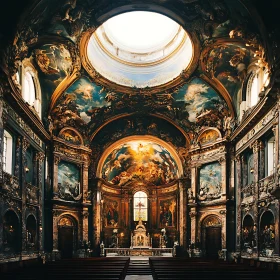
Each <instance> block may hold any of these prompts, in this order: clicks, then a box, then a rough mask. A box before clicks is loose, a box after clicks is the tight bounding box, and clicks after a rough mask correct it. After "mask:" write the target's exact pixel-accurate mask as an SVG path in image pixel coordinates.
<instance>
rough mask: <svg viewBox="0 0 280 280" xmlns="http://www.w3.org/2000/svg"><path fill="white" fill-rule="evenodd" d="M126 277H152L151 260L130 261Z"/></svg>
mask: <svg viewBox="0 0 280 280" xmlns="http://www.w3.org/2000/svg"><path fill="white" fill-rule="evenodd" d="M126 275H152V270H151V267H150V264H149V260H130V263H129V266H128V269H127V272H126Z"/></svg>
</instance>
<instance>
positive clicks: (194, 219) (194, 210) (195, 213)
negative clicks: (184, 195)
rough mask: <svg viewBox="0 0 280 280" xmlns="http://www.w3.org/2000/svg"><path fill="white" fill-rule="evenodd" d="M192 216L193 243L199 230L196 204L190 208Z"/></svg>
mask: <svg viewBox="0 0 280 280" xmlns="http://www.w3.org/2000/svg"><path fill="white" fill-rule="evenodd" d="M189 215H190V218H191V243H195V241H196V232H197V226H196V225H197V222H196V220H197V212H196V206H194V207H191V209H190V213H189Z"/></svg>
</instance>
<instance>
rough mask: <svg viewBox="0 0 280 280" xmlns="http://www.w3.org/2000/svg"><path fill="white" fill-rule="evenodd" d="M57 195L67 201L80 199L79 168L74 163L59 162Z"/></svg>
mask: <svg viewBox="0 0 280 280" xmlns="http://www.w3.org/2000/svg"><path fill="white" fill-rule="evenodd" d="M58 197H59V198H61V199H63V200H69V201H71V200H72V201H78V200H80V199H81V197H82V193H81V186H80V168H79V167H78V166H77V165H76V164H73V163H70V162H66V161H60V162H59V164H58Z"/></svg>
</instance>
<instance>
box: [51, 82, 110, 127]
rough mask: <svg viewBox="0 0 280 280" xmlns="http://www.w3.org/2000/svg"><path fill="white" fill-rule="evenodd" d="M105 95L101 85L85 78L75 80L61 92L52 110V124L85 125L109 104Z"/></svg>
mask: <svg viewBox="0 0 280 280" xmlns="http://www.w3.org/2000/svg"><path fill="white" fill-rule="evenodd" d="M106 95H107V93H106V92H105V91H104V89H103V88H102V87H101V86H97V85H96V84H94V83H91V82H90V81H89V80H88V79H87V78H81V79H79V80H77V81H76V82H75V83H74V84H73V85H72V86H70V87H69V88H68V89H67V90H66V92H65V93H64V94H62V96H61V97H60V99H59V101H58V105H57V107H56V108H55V109H54V110H53V115H52V117H53V119H54V125H55V126H61V125H63V124H65V123H69V124H70V125H71V124H72V125H76V126H77V127H81V126H82V127H83V126H86V124H88V123H89V122H90V121H91V120H92V119H94V118H95V116H96V115H97V114H98V113H101V111H102V112H104V110H106V109H107V108H108V107H109V106H110V105H111V103H110V102H108V101H106V98H105V97H106ZM107 97H108V96H107Z"/></svg>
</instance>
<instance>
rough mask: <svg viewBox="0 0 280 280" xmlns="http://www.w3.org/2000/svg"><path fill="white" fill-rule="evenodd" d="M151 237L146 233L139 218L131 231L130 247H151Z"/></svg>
mask: <svg viewBox="0 0 280 280" xmlns="http://www.w3.org/2000/svg"><path fill="white" fill-rule="evenodd" d="M151 248H152V238H150V234H149V233H148V234H147V231H146V227H145V226H144V225H143V223H142V220H141V219H139V222H138V225H137V226H136V229H135V230H134V231H133V233H131V246H130V249H151Z"/></svg>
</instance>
